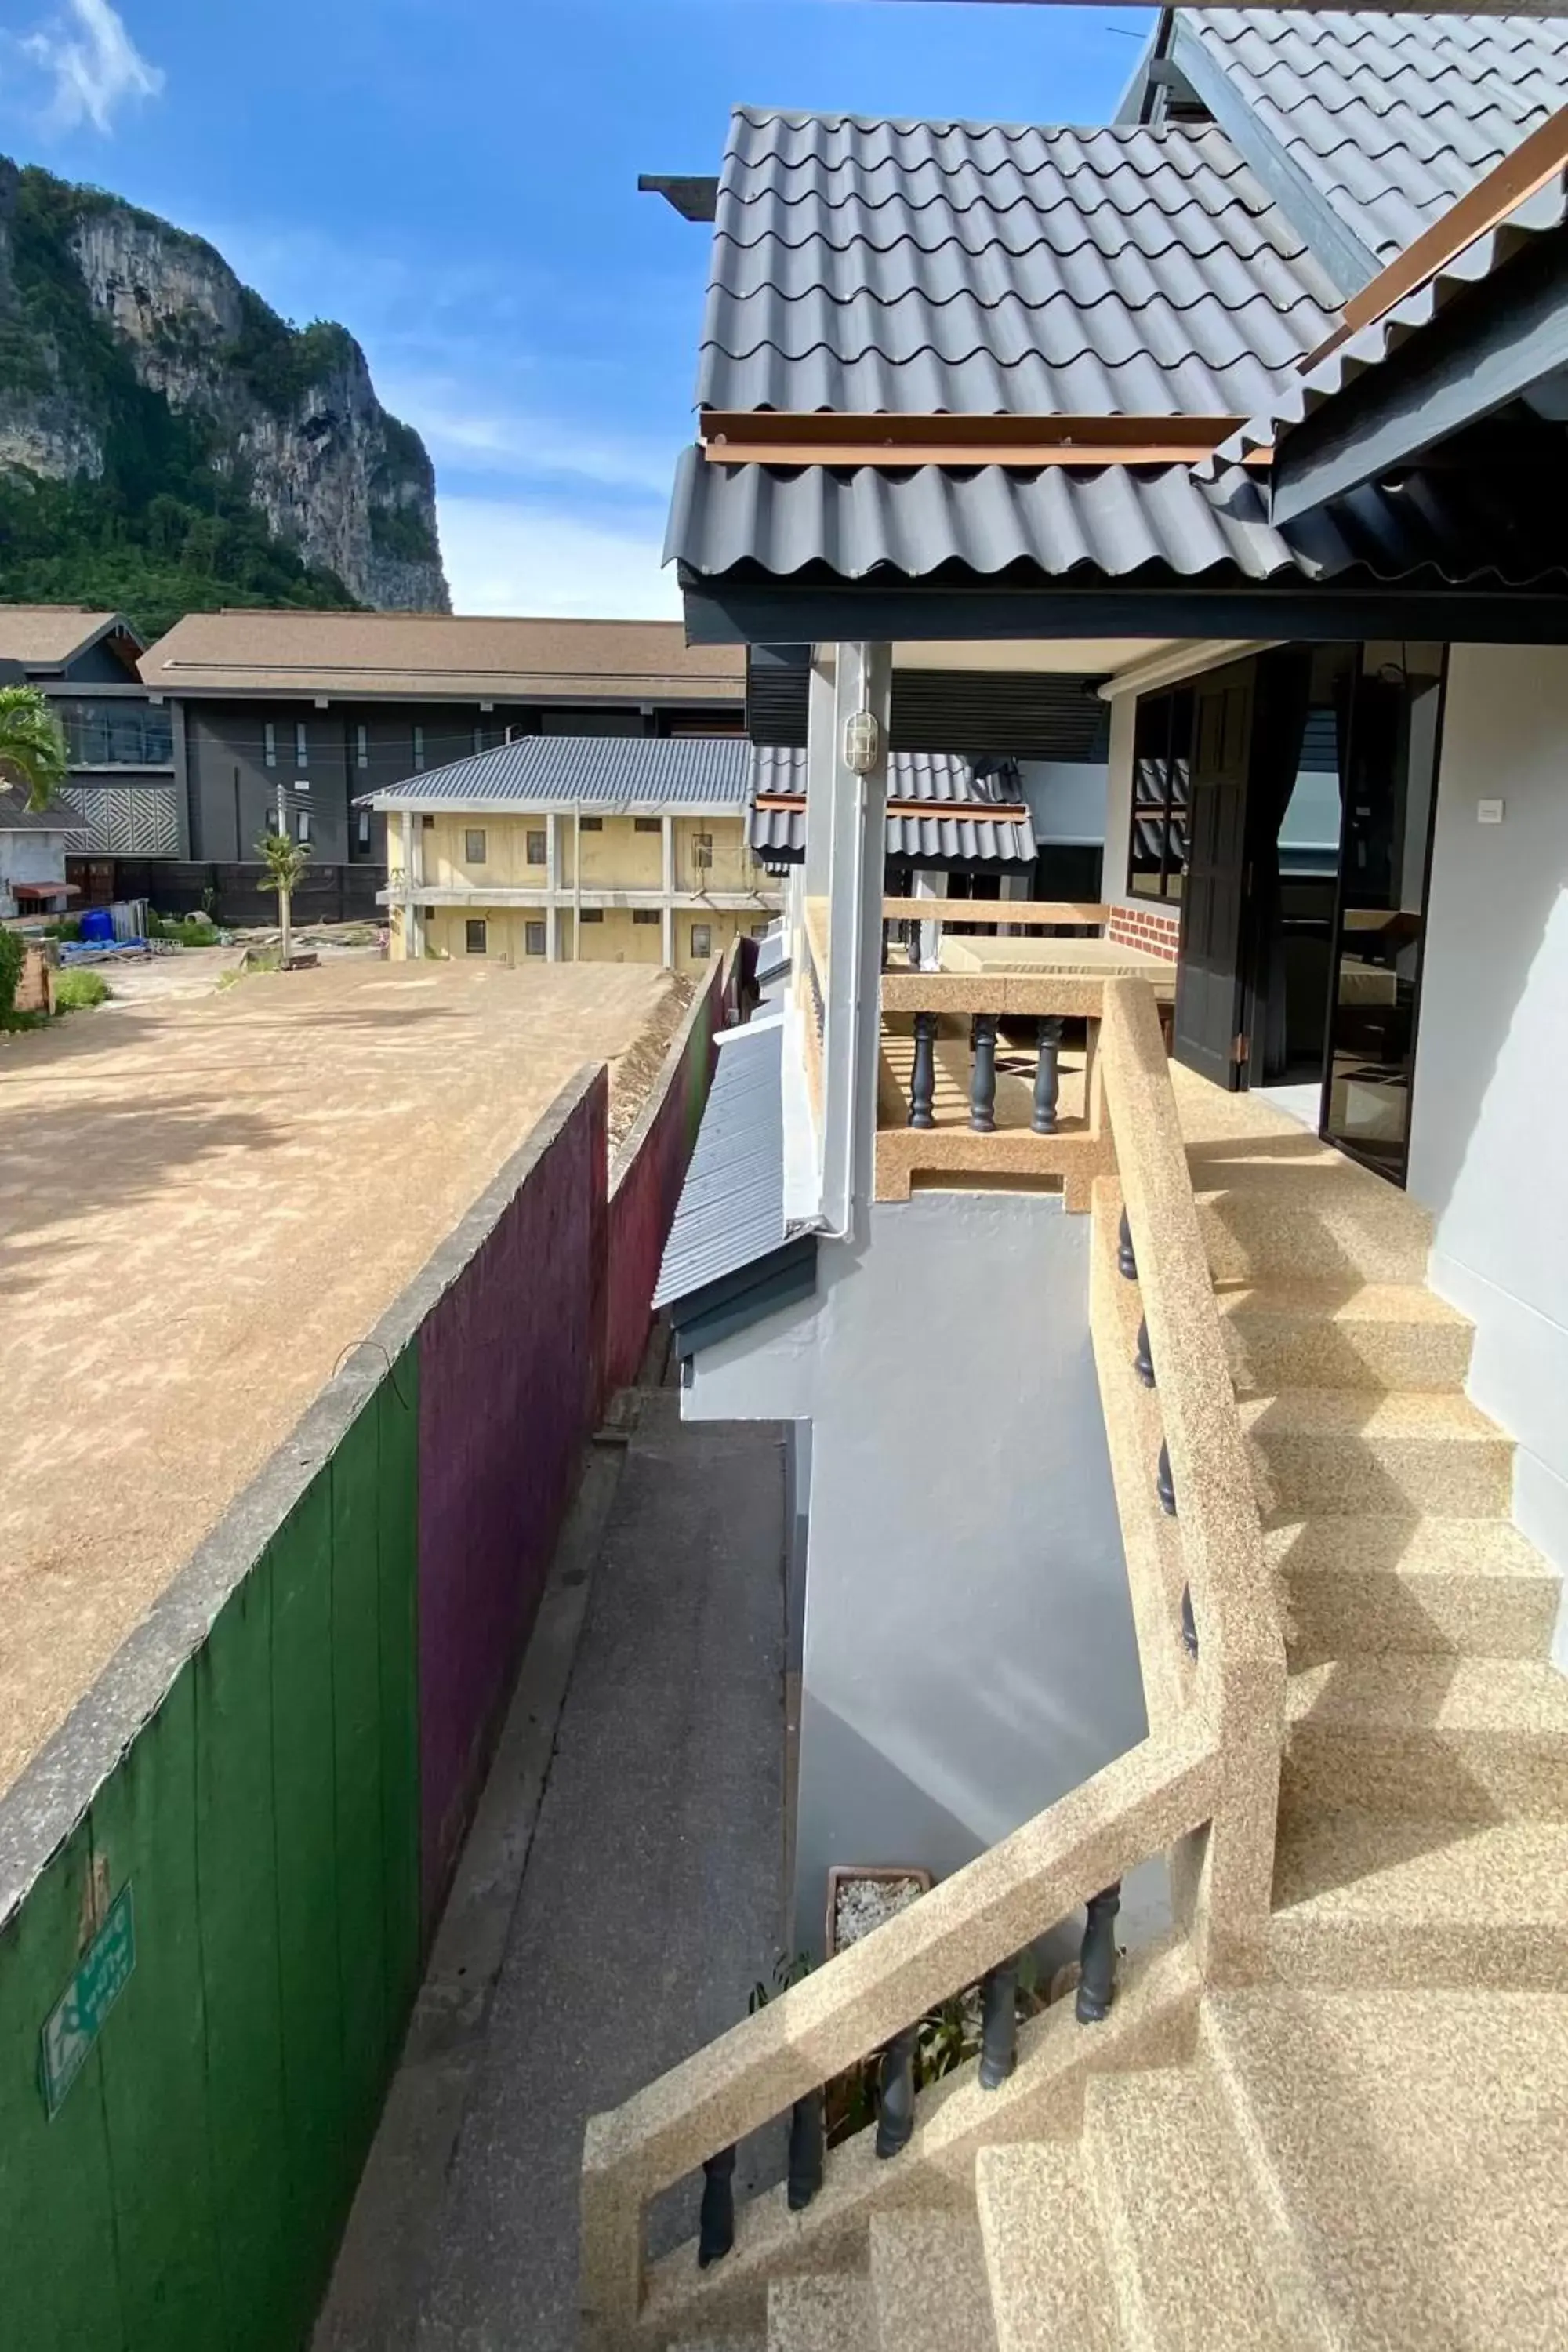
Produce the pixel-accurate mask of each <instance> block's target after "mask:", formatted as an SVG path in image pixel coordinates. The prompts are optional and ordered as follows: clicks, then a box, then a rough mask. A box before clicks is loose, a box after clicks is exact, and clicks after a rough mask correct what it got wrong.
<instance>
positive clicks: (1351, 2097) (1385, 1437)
mask: <svg viewBox="0 0 1568 2352" xmlns="http://www.w3.org/2000/svg"><path fill="white" fill-rule="evenodd" d="M1209 1091H1210V1092H1212V1090H1209ZM1178 1095H1179V1097H1181V1099H1182V1100H1183V1106H1184V1112H1185V1108H1186V1096H1185V1094H1184V1090H1183V1088H1182V1087H1178ZM1205 1116H1206V1117H1207V1118H1208V1119H1209V1122H1210V1123H1209V1125H1208V1126H1207V1127H1205V1128H1204V1129H1202V1138H1203V1139H1202V1140H1201V1141H1200V1142H1198V1143H1197V1144H1195V1145H1194V1147H1193V1148H1192V1150H1191V1158H1192V1162H1193V1171H1194V1187H1195V1191H1196V1194H1197V1200H1198V1212H1199V1220H1200V1224H1201V1228H1202V1231H1203V1234H1204V1236H1205V1243H1206V1245H1207V1248H1208V1252H1209V1257H1210V1264H1211V1267H1212V1270H1213V1273H1214V1276H1215V1285H1216V1298H1217V1302H1218V1306H1219V1310H1220V1318H1221V1325H1222V1330H1223V1333H1224V1336H1225V1340H1226V1348H1227V1349H1228V1352H1229V1360H1230V1364H1231V1370H1232V1375H1233V1379H1234V1380H1235V1382H1236V1386H1237V1405H1238V1411H1239V1412H1240V1415H1241V1420H1242V1424H1243V1428H1244V1431H1245V1433H1246V1435H1247V1442H1248V1445H1249V1449H1250V1459H1251V1463H1252V1467H1253V1472H1254V1477H1255V1481H1256V1486H1257V1491H1258V1502H1259V1507H1260V1511H1261V1513H1262V1515H1263V1521H1264V1539H1265V1544H1266V1548H1267V1552H1268V1559H1269V1561H1270V1563H1271V1565H1272V1567H1273V1569H1274V1571H1275V1573H1276V1576H1277V1578H1278V1580H1279V1588H1280V1591H1281V1595H1282V1599H1283V1601H1284V1604H1285V1610H1286V1614H1287V1619H1288V1623H1289V1636H1288V1648H1289V1686H1288V1731H1287V1737H1288V1749H1287V1754H1286V1757H1285V1759H1284V1763H1283V1769H1282V1775H1281V1787H1280V1807H1279V1840H1278V1846H1277V1853H1276V1865H1275V1880H1274V1894H1273V1916H1272V1919H1271V1922H1270V1941H1269V1951H1268V1980H1267V1981H1266V1982H1264V1983H1262V1984H1259V1985H1258V1986H1255V1987H1252V1988H1250V1989H1248V1990H1236V1991H1232V1990H1223V1991H1222V1990H1214V1989H1210V1990H1205V1991H1204V1992H1203V1993H1202V1995H1201V1997H1200V1998H1199V1999H1198V2000H1197V2001H1196V2006H1195V2028H1191V2029H1189V2028H1188V2026H1187V2020H1188V2018H1189V2016H1190V2015H1192V2014H1193V2012H1189V2011H1187V2010H1186V2009H1184V2007H1183V2005H1182V1994H1183V1987H1182V1985H1181V1984H1180V1982H1179V1981H1178V1980H1177V1978H1176V1975H1175V1974H1174V1971H1175V1970H1176V1969H1177V1961H1178V1954H1179V1953H1181V1952H1184V1950H1185V1949H1186V1948H1185V1947H1184V1945H1181V1944H1180V1943H1179V1941H1178V1943H1177V1944H1176V1945H1174V1946H1173V1948H1172V1949H1171V1950H1169V1951H1168V1952H1165V1953H1163V1954H1161V1955H1159V1956H1158V1957H1157V1958H1154V1959H1152V1962H1148V1963H1145V1962H1139V1963H1135V1964H1134V1965H1133V1966H1132V1967H1131V1968H1130V1969H1129V1971H1128V1978H1127V1988H1126V1998H1127V2003H1128V2009H1127V2011H1122V2009H1121V2002H1120V2001H1119V2004H1118V2010H1117V2011H1113V2016H1117V2017H1125V2018H1126V2019H1127V2021H1129V2022H1131V2024H1132V2025H1133V2026H1134V2028H1135V2029H1136V2028H1137V2025H1138V2019H1139V2007H1138V2005H1139V2004H1144V2005H1145V2006H1147V2008H1148V2010H1149V2022H1148V2025H1147V2027H1146V2028H1145V2029H1144V2030H1143V2031H1142V2033H1138V2032H1135V2035H1134V2038H1133V2040H1132V2041H1131V2042H1130V2043H1129V2044H1128V2045H1127V2048H1126V2050H1125V2051H1124V2053H1123V2054H1122V2055H1121V2057H1120V2058H1119V2059H1118V2060H1117V2061H1116V2062H1115V2063H1113V2064H1108V2063H1103V2062H1095V2061H1092V2060H1091V2061H1090V2063H1089V2065H1088V2066H1087V2067H1085V2068H1084V2070H1083V2071H1082V2073H1081V2075H1079V2076H1072V2075H1070V2072H1069V2069H1068V2065H1067V2059H1066V2052H1065V2048H1058V2046H1057V2044H1056V2043H1055V2042H1048V2037H1047V2039H1043V2040H1042V2041H1041V2042H1040V2043H1039V2045H1038V2054H1036V2053H1035V2051H1034V2050H1032V2049H1030V2050H1026V2053H1025V2057H1024V2063H1023V2065H1022V2066H1021V2069H1020V2077H1021V2078H1022V2079H1024V2080H1025V2081H1026V2076H1027V2070H1028V2069H1029V2068H1031V2067H1034V2068H1037V2067H1039V2066H1040V2065H1041V2064H1042V2063H1044V2060H1045V2057H1046V2055H1047V2047H1048V2049H1049V2054H1050V2061H1051V2063H1052V2065H1053V2067H1054V2068H1055V2069H1056V2071H1057V2076H1058V2078H1059V2079H1060V2081H1061V2082H1063V2083H1064V2084H1065V2083H1067V2082H1068V2080H1069V2079H1071V2080H1072V2081H1073V2084H1074V2092H1073V2100H1072V2104H1071V2105H1070V2107H1069V2106H1068V2105H1064V2104H1063V2103H1062V2102H1061V2101H1060V2100H1057V2101H1054V2102H1051V2103H1049V2104H1047V2103H1045V2102H1043V2101H1041V2100H1040V2099H1039V2097H1038V2095H1026V2091H1025V2090H1023V2089H1020V2088H1017V2087H1015V2086H1009V2089H1008V2090H1006V2091H1004V2092H1003V2093H1001V2094H997V2095H995V2105H994V2107H991V2108H990V2109H989V2110H987V2108H986V2105H985V2101H984V2096H983V2095H981V2094H980V2093H979V2092H978V2091H977V2090H972V2089H968V2088H965V2089H963V2090H954V2091H952V2093H951V2094H949V2095H948V2099H947V2102H946V2104H943V2103H942V2099H941V2096H940V2094H939V2095H938V2097H937V2098H936V2099H934V2100H933V2102H932V2105H931V2115H930V2118H929V2120H926V2121H922V2123H921V2127H920V2134H918V2135H917V2137H921V2136H923V2137H925V2138H927V2139H929V2141H930V2144H931V2151H932V2154H933V2155H934V2154H935V2153H936V2152H937V2150H938V2149H939V2148H941V2149H943V2150H945V2151H946V2162H945V2167H944V2168H943V2170H942V2174H941V2179H942V2185H943V2187H944V2189H945V2190H946V2192H947V2194H946V2196H945V2200H942V2199H938V2198H936V2197H934V2196H932V2195H928V2194H926V2193H924V2192H925V2191H926V2189H927V2188H928V2185H929V2186H934V2184H935V2183H936V2180H937V2178H938V2174H937V2170H936V2168H935V2167H934V2166H933V2167H932V2168H931V2171H930V2172H929V2173H928V2175H927V2176H925V2177H924V2179H922V2180H921V2181H920V2182H919V2183H914V2182H911V2189H912V2190H913V2193H911V2194H910V2196H909V2197H908V2198H907V2199H906V2200H904V2201H902V2202H898V2203H891V2204H889V2203H888V2202H881V2201H879V2202H878V2203H877V2204H876V2206H875V2209H874V2210H873V2209H872V2208H871V2206H870V2205H869V2204H867V2205H866V2207H865V2210H864V2211H863V2214H862V2218H861V2220H860V2223H859V2235H858V2239H857V2240H856V2242H855V2245H856V2249H857V2250H856V2251H855V2252H852V2254H851V2255H850V2257H849V2258H848V2259H849V2262H850V2265H851V2266H850V2267H847V2268H844V2269H840V2270H839V2271H837V2272H836V2273H833V2274H832V2275H823V2276H819V2277H814V2278H809V2279H802V2278H794V2279H788V2280H774V2281H773V2284H772V2285H771V2286H770V2288H769V2290H768V2310H767V2330H766V2337H765V2347H766V2352H826V2347H830V2346H831V2347H835V2352H1057V2348H1058V2347H1064V2348H1065V2347H1072V2352H1208V2347H1211V2346H1212V2345H1215V2344H1230V2345H1237V2346H1242V2347H1255V2346H1256V2347H1288V2352H1360V2347H1363V2346H1364V2347H1391V2352H1396V2348H1397V2347H1405V2346H1410V2347H1415V2346H1428V2345H1430V2346H1434V2347H1442V2352H1493V2347H1499V2346H1504V2345H1506V2346H1508V2347H1542V2352H1545V2347H1560V2346H1562V2345H1563V2344H1565V2343H1568V2262H1565V2261H1564V2259H1563V2248H1564V2246H1565V2245H1568V1680H1565V1679H1564V1677H1563V1675H1560V1674H1559V1673H1558V1672H1557V1671H1556V1670H1555V1668H1554V1667H1553V1666H1552V1664H1551V1663H1550V1659H1549V1650H1550V1644H1551V1639H1552V1626H1553V1623H1554V1621H1555V1617H1556V1612H1557V1608H1558V1601H1559V1592H1560V1580H1559V1578H1558V1577H1557V1575H1556V1574H1555V1572H1554V1571H1553V1570H1552V1569H1551V1568H1550V1567H1549V1566H1548V1565H1547V1563H1546V1562H1545V1561H1544V1560H1543V1559H1542V1558H1541V1556H1540V1555H1539V1554H1538V1553H1537V1552H1536V1551H1535V1550H1534V1549H1533V1548H1532V1547H1531V1545H1530V1544H1529V1543H1527V1542H1526V1541H1525V1540H1524V1538H1522V1537H1521V1535H1520V1533H1519V1532H1518V1530H1517V1529H1516V1528H1514V1526H1513V1525H1512V1523H1511V1520H1510V1516H1509V1514H1510V1494H1511V1478H1512V1459H1513V1449H1512V1445H1511V1444H1510V1440H1509V1439H1508V1438H1507V1436H1506V1435H1505V1434H1504V1433H1503V1432H1501V1431H1500V1430H1499V1429H1498V1428H1497V1427H1496V1426H1495V1424H1494V1423H1491V1422H1490V1421H1489V1420H1488V1419H1487V1417H1486V1416H1485V1415H1484V1414H1483V1413H1481V1412H1479V1411H1478V1410H1477V1409H1476V1407H1475V1406H1474V1405H1472V1404H1471V1403H1470V1402H1469V1401H1468V1399H1467V1398H1466V1396H1465V1395H1464V1393H1463V1383H1464V1381H1465V1379H1466V1377H1467V1375H1468V1366H1469V1354H1470V1332H1469V1329H1468V1325H1467V1324H1466V1323H1465V1320H1464V1318H1462V1317H1460V1316H1458V1315H1457V1314H1456V1313H1455V1312H1454V1311H1453V1310H1452V1309H1451V1308H1449V1307H1447V1306H1445V1305H1444V1304H1443V1302H1441V1301H1440V1300H1438V1299H1436V1298H1435V1297H1433V1296H1432V1295H1431V1294H1430V1293H1429V1292H1428V1291H1427V1290H1426V1288H1425V1286H1424V1284H1423V1280H1422V1276H1423V1274H1424V1270H1425V1265H1426V1254H1427V1249H1428V1246H1429V1233H1428V1227H1427V1221H1426V1218H1425V1217H1424V1215H1423V1214H1422V1213H1420V1212H1419V1211H1418V1210H1416V1209H1415V1207H1414V1206H1413V1205H1412V1203H1411V1202H1408V1201H1407V1200H1406V1199H1405V1197H1404V1196H1403V1195H1402V1194H1400V1193H1398V1192H1395V1191H1394V1190H1393V1189H1392V1188H1391V1187H1389V1186H1387V1185H1385V1184H1384V1183H1382V1182H1380V1181H1378V1180H1377V1179H1375V1178H1373V1177H1372V1176H1370V1175H1368V1174H1367V1173H1366V1172H1365V1171H1361V1170H1358V1169H1355V1168H1353V1167H1352V1166H1351V1164H1350V1163H1348V1162H1347V1161H1344V1160H1339V1159H1337V1158H1335V1156H1334V1155H1332V1154H1331V1153H1327V1152H1323V1151H1321V1150H1318V1149H1317V1148H1316V1147H1315V1146H1313V1145H1311V1144H1310V1141H1309V1140H1308V1139H1305V1138H1304V1137H1303V1136H1302V1135H1301V1133H1300V1130H1298V1129H1290V1128H1289V1122H1284V1123H1282V1124H1279V1123H1277V1124H1279V1131H1278V1132H1272V1133H1269V1134H1268V1135H1267V1137H1266V1145H1265V1148H1261V1149H1255V1147H1254V1145H1253V1143H1252V1142H1251V1140H1250V1139H1249V1138H1248V1136H1247V1133H1246V1131H1245V1119H1246V1117H1247V1113H1246V1112H1245V1110H1244V1109H1240V1108H1237V1106H1236V1105H1235V1103H1234V1102H1232V1103H1229V1104H1224V1103H1222V1105H1221V1108H1219V1109H1218V1110H1217V1111H1215V1109H1214V1108H1213V1107H1212V1105H1208V1104H1207V1103H1206V1098H1205ZM1177 1500H1178V1505H1179V1504H1180V1500H1181V1497H1180V1494H1179V1492H1178V1496H1177ZM1162 1971H1163V1972H1164V1973H1163V1974H1162V1973H1161V1972H1162ZM1167 1977H1168V1978H1169V1979H1170V1980H1169V1982H1167V1981H1166V1978H1167ZM1055 2014H1056V2013H1055V2012H1054V2011H1053V2012H1047V2016H1048V2017H1051V2016H1054V2015H1055ZM1094 2031H1095V2032H1104V2031H1106V2029H1104V2028H1096V2029H1094ZM943 2087H944V2088H945V2086H943ZM923 2105H925V2103H924V2102H922V2106H923ZM944 2116H946V2117H947V2118H948V2120H947V2121H946V2122H945V2123H944V2122H943V2117H944ZM848 2153H849V2152H848V2151H846V2152H845V2154H846V2155H847V2154H848ZM862 2169H864V2168H862ZM842 2177H843V2178H844V2179H845V2180H846V2181H847V2182H848V2183H850V2184H852V2183H853V2179H854V2175H853V2168H852V2167H849V2166H847V2167H845V2168H844V2172H843V2175H842ZM872 2185H873V2186H874V2184H872ZM832 2193H834V2192H833V2191H832V2189H831V2188H830V2189H829V2191H827V2192H825V2194H826V2195H831V2194H832ZM837 2193H838V2194H839V2196H840V2199H841V2200H842V2201H843V2203H844V2210H845V2213H846V2215H847V2213H848V2211H849V2210H850V2206H849V2202H848V2199H849V2193H850V2191H849V2189H848V2188H846V2189H841V2190H840V2191H838V2192H837ZM861 2193H862V2195H863V2196H865V2195H868V2194H869V2189H864V2190H863V2191H862V2192H861ZM780 2242H781V2245H782V2243H783V2241H782V2239H781V2241H780ZM836 2242H837V2245H838V2247H839V2251H840V2252H841V2253H842V2252H843V2249H844V2247H845V2246H846V2245H847V2244H848V2240H847V2238H846V2237H845V2236H844V2235H843V2234H842V2232H841V2233H840V2235H839V2237H838V2239H837V2241H836ZM855 2263H860V2264H863V2265H864V2267H862V2268H857V2267H854V2266H853V2265H854V2264H855ZM762 2345H763V2338H762V2337H761V2336H757V2337H755V2338H754V2339H753V2338H750V2337H745V2336H739V2337H737V2339H736V2347H735V2352H760V2347H762ZM709 2352H721V2347H720V2345H719V2344H718V2343H715V2344H714V2345H713V2346H712V2347H709ZM723 2352H728V2345H727V2341H726V2344H725V2346H724V2347H723Z"/></svg>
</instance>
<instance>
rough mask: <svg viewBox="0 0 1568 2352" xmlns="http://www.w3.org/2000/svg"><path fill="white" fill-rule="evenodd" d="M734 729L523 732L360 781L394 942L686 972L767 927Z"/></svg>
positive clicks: (747, 766)
mask: <svg viewBox="0 0 1568 2352" xmlns="http://www.w3.org/2000/svg"><path fill="white" fill-rule="evenodd" d="M751 763H752V750H751V746H750V744H749V743H747V742H746V741H745V740H743V739H742V738H733V739H723V738H708V739H699V740H690V741H681V740H668V739H667V740H658V739H655V738H651V737H645V736H608V737H597V738H595V737H587V738H580V737H571V736H529V737H525V738H522V739H521V740H517V741H514V742H510V743H504V744H501V745H500V746H499V747H498V748H497V749H496V750H494V751H485V752H482V753H480V754H479V756H477V757H476V758H474V759H470V760H459V761H455V762H454V763H453V764H452V765H451V766H449V767H445V768H435V769H431V770H429V771H428V772H425V773H423V774H419V775H415V776H410V777H408V778H407V779H406V780H405V782H403V783H400V784H397V785H395V786H393V787H392V788H391V789H389V790H387V791H384V792H379V793H373V794H371V795H370V796H369V797H368V802H367V803H366V804H367V805H368V806H370V807H371V808H373V809H375V810H378V811H380V812H382V813H383V814H384V815H385V817H386V826H387V866H388V886H387V888H386V889H385V891H384V893H383V894H382V899H383V903H384V905H385V906H386V907H387V908H388V909H389V911H390V914H391V918H392V953H393V955H394V956H395V957H397V958H405V957H416V956H429V955H433V956H490V957H494V958H496V959H498V960H500V961H505V962H509V963H521V962H522V961H525V960H526V959H528V958H537V959H539V960H540V961H543V962H551V963H553V962H574V961H584V962H597V963H653V964H664V965H667V966H668V967H669V969H671V970H672V971H688V970H691V969H693V968H695V967H696V966H698V965H700V964H702V963H704V962H706V961H707V960H708V958H709V957H710V955H712V954H714V953H715V952H717V951H718V950H721V949H723V948H725V947H727V946H728V945H729V943H730V941H731V940H733V939H734V938H736V937H737V935H738V934H740V933H741V932H743V931H752V930H762V929H765V928H766V926H767V924H768V922H769V921H770V920H771V919H772V917H773V915H774V914H775V913H776V911H777V909H778V906H779V897H778V892H777V890H776V887H774V886H773V883H772V881H771V880H770V877H768V875H767V874H766V872H765V871H764V869H763V866H761V865H760V864H759V863H758V861H757V859H756V857H755V856H754V855H753V853H752V849H751V847H750V845H749V844H748V841H747V826H746V815H747V806H748V795H749V787H750V781H751Z"/></svg>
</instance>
